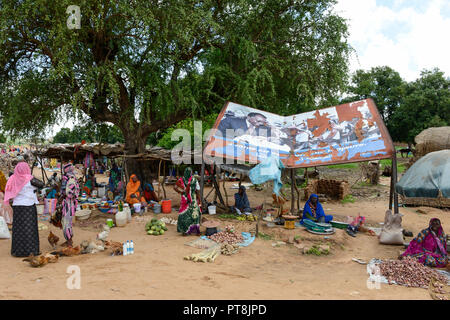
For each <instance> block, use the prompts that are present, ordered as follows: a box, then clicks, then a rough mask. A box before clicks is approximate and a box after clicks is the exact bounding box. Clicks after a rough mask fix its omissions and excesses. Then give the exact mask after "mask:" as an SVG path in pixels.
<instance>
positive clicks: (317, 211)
mask: <svg viewBox="0 0 450 320" xmlns="http://www.w3.org/2000/svg"><path fill="white" fill-rule="evenodd" d="M304 219H309V220H311V221H314V222H321V223H329V222H330V221H331V220H333V216H331V215H326V214H325V212H324V211H323V208H322V205H321V204H320V202H319V196H318V195H317V194H314V193H313V194H312V195H310V196H309V199H308V201H306V203H305V206H304V207H303V215H302V220H301V221H300V224H303V220H304Z"/></svg>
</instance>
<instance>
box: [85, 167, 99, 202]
mask: <svg viewBox="0 0 450 320" xmlns="http://www.w3.org/2000/svg"><path fill="white" fill-rule="evenodd" d="M96 186H97V180H96V179H95V173H94V171H93V170H92V169H89V170H88V174H87V176H86V183H85V184H84V187H83V191H85V192H86V193H87V194H88V195H89V196H90V195H91V192H92V190H93V189H94V188H95V187H96Z"/></svg>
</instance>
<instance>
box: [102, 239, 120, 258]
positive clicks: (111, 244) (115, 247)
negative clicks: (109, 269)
mask: <svg viewBox="0 0 450 320" xmlns="http://www.w3.org/2000/svg"><path fill="white" fill-rule="evenodd" d="M105 248H106V249H111V255H113V256H120V255H123V244H122V243H120V242H117V241H106V242H105Z"/></svg>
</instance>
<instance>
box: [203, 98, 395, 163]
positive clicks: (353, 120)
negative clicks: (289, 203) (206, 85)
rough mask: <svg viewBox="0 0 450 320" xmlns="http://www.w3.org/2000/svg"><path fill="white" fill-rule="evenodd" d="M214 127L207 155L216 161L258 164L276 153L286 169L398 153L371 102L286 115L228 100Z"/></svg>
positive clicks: (379, 157)
mask: <svg viewBox="0 0 450 320" xmlns="http://www.w3.org/2000/svg"><path fill="white" fill-rule="evenodd" d="M213 129H214V130H213V133H212V134H211V135H210V137H209V139H208V143H207V145H206V147H205V150H204V152H205V153H204V155H205V157H207V158H209V159H212V160H213V161H214V162H216V163H236V161H237V162H238V163H252V164H257V163H259V162H261V161H262V160H264V159H266V158H267V157H268V156H270V155H272V154H274V155H278V156H279V157H280V159H281V161H282V162H283V164H284V165H285V166H286V167H287V168H300V167H313V166H322V165H330V164H338V163H347V162H358V161H368V160H374V159H384V158H391V157H392V155H393V153H394V146H393V143H392V139H391V137H390V135H389V133H388V131H387V129H386V126H385V125H384V123H383V120H382V119H381V117H380V114H379V112H378V109H377V107H376V106H375V103H374V102H373V100H372V99H366V100H361V101H356V102H351V103H346V104H342V105H339V106H335V107H329V108H325V109H320V110H316V111H311V112H306V113H301V114H297V115H293V116H286V117H284V116H280V115H276V114H273V113H270V112H266V111H261V110H257V109H253V108H249V107H246V106H243V105H240V104H236V103H233V102H228V103H227V104H226V105H225V106H224V108H223V109H222V111H221V113H220V114H219V116H218V118H217V120H216V123H215V125H214V128H213ZM209 162H210V161H209Z"/></svg>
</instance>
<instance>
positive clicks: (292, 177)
mask: <svg viewBox="0 0 450 320" xmlns="http://www.w3.org/2000/svg"><path fill="white" fill-rule="evenodd" d="M294 184H295V181H294V169H291V215H294V213H295V208H294V205H295V196H294Z"/></svg>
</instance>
